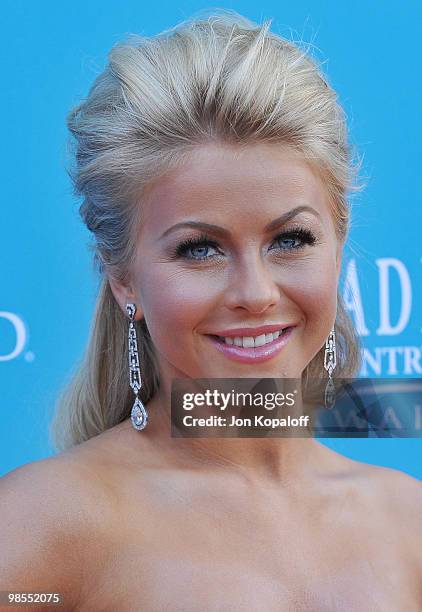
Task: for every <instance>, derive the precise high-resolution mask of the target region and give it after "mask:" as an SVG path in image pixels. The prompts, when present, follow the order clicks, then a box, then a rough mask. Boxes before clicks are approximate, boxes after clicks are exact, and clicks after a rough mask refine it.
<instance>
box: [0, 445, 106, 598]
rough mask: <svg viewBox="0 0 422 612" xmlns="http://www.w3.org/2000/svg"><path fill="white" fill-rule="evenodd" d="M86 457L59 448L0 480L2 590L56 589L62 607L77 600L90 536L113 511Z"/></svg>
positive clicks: (101, 484) (87, 557)
mask: <svg viewBox="0 0 422 612" xmlns="http://www.w3.org/2000/svg"><path fill="white" fill-rule="evenodd" d="M85 456H86V452H84V451H82V452H71V453H67V452H66V453H62V454H59V455H56V456H54V457H49V458H47V459H42V460H39V461H34V462H31V463H27V464H25V465H23V466H21V467H19V468H16V469H14V470H12V471H11V472H9V473H8V474H6V475H5V476H4V477H3V478H2V479H0V541H1V542H2V553H3V554H2V555H1V557H2V560H1V561H0V582H1V584H2V585H3V586H2V589H6V590H12V589H13V590H18V591H29V590H31V591H34V590H35V591H38V592H53V593H61V594H62V596H63V598H64V599H65V601H66V602H67V605H66V607H65V609H68V610H71V609H73V607H74V606H75V605H77V602H78V598H79V593H80V590H81V589H82V587H83V582H84V573H85V570H86V566H87V564H88V563H89V552H88V551H89V546H88V544H89V541H90V539H91V538H92V535H93V533H95V532H96V531H98V529H100V528H101V529H105V528H106V526H107V523H108V521H109V520H111V514H112V512H111V508H110V494H109V492H108V490H107V487H106V486H105V485H104V481H103V479H102V478H101V474H99V473H98V471H97V470H96V468H95V462H90V461H87V462H86V463H84V461H83V458H84V457H85ZM99 509H101V512H99V511H98V510H99ZM100 517H101V518H100ZM34 609H35V608H34ZM37 609H38V610H39V609H40V607H39V605H38V606H37Z"/></svg>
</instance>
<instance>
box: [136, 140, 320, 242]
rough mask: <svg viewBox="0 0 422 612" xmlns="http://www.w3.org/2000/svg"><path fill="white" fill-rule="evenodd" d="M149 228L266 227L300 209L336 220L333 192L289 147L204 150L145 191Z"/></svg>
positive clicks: (196, 151)
mask: <svg viewBox="0 0 422 612" xmlns="http://www.w3.org/2000/svg"><path fill="white" fill-rule="evenodd" d="M144 195H145V198H144V203H143V207H142V208H143V214H142V217H143V224H142V225H143V228H145V227H146V226H148V230H149V231H159V230H161V229H162V228H164V226H165V227H168V226H170V225H171V224H173V223H177V222H180V220H182V219H183V220H188V219H197V220H202V221H210V222H215V220H216V219H218V220H219V221H220V222H221V223H226V224H229V225H230V224H232V223H233V222H236V223H237V224H238V223H239V222H241V220H242V219H244V220H249V222H250V223H255V222H256V223H258V224H259V225H261V224H262V225H265V224H266V223H267V222H268V221H271V220H272V219H271V218H272V217H276V216H278V215H280V214H282V213H283V212H287V211H288V210H290V209H291V208H293V207H296V206H300V205H310V206H312V207H314V208H315V209H316V210H317V211H318V212H319V213H320V215H321V218H322V219H323V220H324V219H325V220H326V221H329V220H330V210H329V204H328V191H327V189H326V187H325V185H324V182H323V179H322V177H321V176H320V174H319V173H318V172H317V171H316V169H314V168H313V167H312V166H311V165H310V164H308V163H307V162H306V161H305V160H304V159H303V157H301V156H300V154H299V153H298V152H296V151H294V150H293V149H291V148H289V147H287V146H284V145H283V146H281V145H274V144H254V145H248V146H246V147H242V148H241V147H239V146H234V145H220V144H219V145H217V144H215V145H204V146H198V147H197V148H195V149H194V150H193V152H191V153H190V155H189V156H188V157H187V158H186V159H185V160H184V161H183V163H182V164H181V165H180V166H179V167H177V168H173V169H171V170H170V171H168V172H167V173H165V174H164V175H162V176H160V177H159V178H158V179H156V180H155V181H153V182H152V183H151V184H150V185H149V186H148V188H147V190H146V191H145V194H144Z"/></svg>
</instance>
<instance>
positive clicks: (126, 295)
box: [107, 276, 144, 321]
mask: <svg viewBox="0 0 422 612" xmlns="http://www.w3.org/2000/svg"><path fill="white" fill-rule="evenodd" d="M107 278H108V282H109V285H110V289H111V291H112V293H113V295H114V298H115V300H116V302H117V303H118V305H119V306H120V308H121V310H122V312H123V313H124V315H125V316H126V317H127V316H128V314H127V312H126V304H129V303H132V304H136V314H135V321H140V320H141V319H143V318H144V313H143V311H142V308H141V305H140V304H139V301H137V300H136V297H135V294H134V293H133V291H132V289H131V288H130V287H127V286H126V285H123V284H122V283H119V282H118V281H116V280H114V279H113V278H111V277H110V276H108V277H107Z"/></svg>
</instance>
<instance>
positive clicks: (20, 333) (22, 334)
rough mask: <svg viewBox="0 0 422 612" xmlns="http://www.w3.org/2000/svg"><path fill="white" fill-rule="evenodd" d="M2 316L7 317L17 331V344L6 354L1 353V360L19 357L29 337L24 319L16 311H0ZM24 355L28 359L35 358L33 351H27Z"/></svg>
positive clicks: (0, 316)
mask: <svg viewBox="0 0 422 612" xmlns="http://www.w3.org/2000/svg"><path fill="white" fill-rule="evenodd" d="M0 318H2V319H6V321H8V322H9V323H10V324H11V325H12V326H13V328H14V331H15V345H14V347H12V350H11V351H10V352H9V353H6V354H2V353H0V361H10V360H12V359H15V358H16V357H18V356H19V355H20V354H21V353H22V351H23V349H24V347H25V344H26V338H27V333H26V328H25V324H24V322H23V321H22V319H21V318H20V317H18V315H16V314H15V313H14V312H6V311H0ZM24 356H25V359H26V361H33V360H34V354H33V353H32V352H31V351H28V352H27V353H25V355H24Z"/></svg>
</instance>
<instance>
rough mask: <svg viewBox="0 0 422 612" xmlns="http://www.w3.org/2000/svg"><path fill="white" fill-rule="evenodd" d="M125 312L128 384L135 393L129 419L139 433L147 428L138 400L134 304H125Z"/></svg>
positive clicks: (139, 380)
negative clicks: (127, 330)
mask: <svg viewBox="0 0 422 612" xmlns="http://www.w3.org/2000/svg"><path fill="white" fill-rule="evenodd" d="M126 312H127V314H128V315H129V319H130V323H129V384H130V386H131V387H132V389H133V392H134V393H135V396H136V398H135V403H134V404H133V407H132V412H131V414H130V418H131V421H132V425H133V426H134V428H135V429H137V430H138V431H140V430H141V429H144V428H145V427H146V426H147V423H148V413H147V411H146V408H145V406H144V405H143V403H142V402H141V400H140V399H139V398H138V393H139V390H140V388H141V386H142V381H141V372H140V369H139V355H138V342H137V338H136V329H135V325H134V323H133V321H134V319H135V313H136V304H126Z"/></svg>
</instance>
